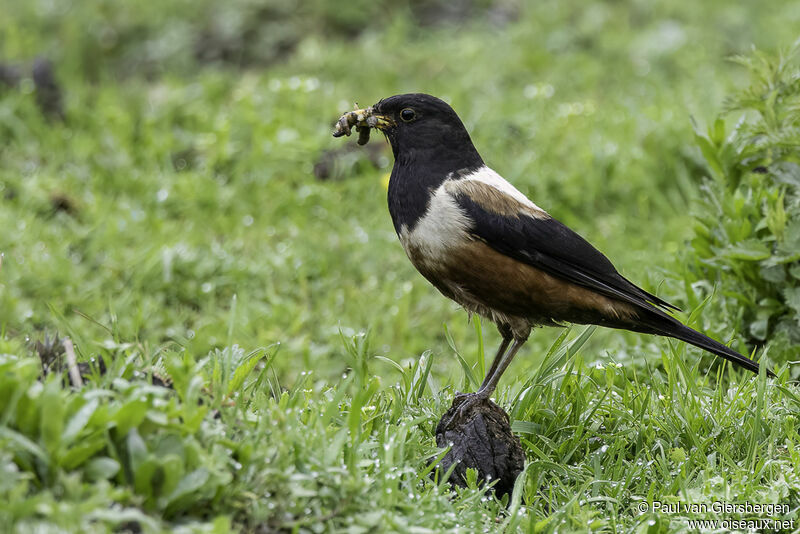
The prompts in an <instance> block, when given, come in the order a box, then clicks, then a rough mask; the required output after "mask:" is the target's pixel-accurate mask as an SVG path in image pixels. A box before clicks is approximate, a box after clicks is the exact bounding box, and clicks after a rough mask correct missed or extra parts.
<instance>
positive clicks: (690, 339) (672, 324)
mask: <svg viewBox="0 0 800 534" xmlns="http://www.w3.org/2000/svg"><path fill="white" fill-rule="evenodd" d="M657 317H658V319H656V320H652V321H646V322H645V324H647V325H648V326H649V327H651V328H652V329H653V330H655V333H657V334H660V335H662V336H669V337H674V338H675V339H680V340H681V341H685V342H687V343H691V344H692V345H694V346H695V347H700V348H701V349H703V350H707V351H708V352H710V353H712V354H716V355H717V356H720V357H722V358H725V359H726V360H728V361H729V362H731V363H734V364H736V365H738V366H739V367H744V368H745V369H747V370H748V371H752V372H754V373H756V374H758V368H759V366H758V363H756V362H754V361H753V360H751V359H750V358H748V357H746V356H742V355H741V354H739V353H738V352H736V351H735V350H733V349H732V348H730V347H726V346H725V345H723V344H722V343H720V342H719V341H715V340H713V339H711V338H710V337H708V336H706V335H703V334H701V333H700V332H698V331H696V330H692V329H691V328H689V327H688V326H686V325H684V324H682V323H680V322H679V321H677V320H675V319H673V318H672V317H669V316H667V315H664V316H661V314H659V315H658V316H657ZM654 319H655V318H654ZM766 372H767V376H769V377H773V378H774V377H775V373H773V372H772V371H770V370H769V369H767V370H766Z"/></svg>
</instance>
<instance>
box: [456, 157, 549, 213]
mask: <svg viewBox="0 0 800 534" xmlns="http://www.w3.org/2000/svg"><path fill="white" fill-rule="evenodd" d="M461 179H462V180H474V181H476V182H481V183H484V184H486V185H490V186H492V187H494V188H495V189H498V190H500V191H502V192H503V193H505V194H506V195H508V196H510V197H512V198H514V200H517V201H519V202H521V203H522V204H525V205H526V206H530V207H531V208H534V209H537V210H539V211H541V212H543V213H547V212H546V211H544V210H543V209H542V208H540V207H539V206H537V205H536V204H534V203H533V202H532V201H531V199H529V198H528V197H526V196H525V195H524V194H522V191H520V190H519V189H517V188H516V187H514V186H513V185H511V183H509V182H508V181H507V180H506V179H505V178H503V177H502V176H500V175H499V174H497V173H496V172H495V171H493V170H492V169H490V168H489V167H487V166H486V165H484V166H483V167H481V168H479V169H478V170H476V171H475V172H473V173H471V174H468V175H466V176H464V177H463V178H461Z"/></svg>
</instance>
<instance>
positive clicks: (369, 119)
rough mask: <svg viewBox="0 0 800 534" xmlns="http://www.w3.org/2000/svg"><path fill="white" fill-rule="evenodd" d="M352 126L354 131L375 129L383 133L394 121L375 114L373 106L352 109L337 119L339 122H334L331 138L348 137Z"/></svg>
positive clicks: (385, 116)
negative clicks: (334, 126)
mask: <svg viewBox="0 0 800 534" xmlns="http://www.w3.org/2000/svg"><path fill="white" fill-rule="evenodd" d="M354 126H355V127H356V129H361V128H375V129H378V130H381V131H385V130H388V129H389V128H391V127H392V126H394V121H393V120H392V118H391V117H389V116H387V115H381V114H380V113H377V112H376V111H375V109H374V107H373V106H370V107H368V108H364V109H354V110H353V111H348V112H347V113H345V114H344V115H342V116H341V117H339V120H338V121H336V128H334V130H333V136H334V137H341V136H343V135H350V130H351V129H352V128H353V127H354Z"/></svg>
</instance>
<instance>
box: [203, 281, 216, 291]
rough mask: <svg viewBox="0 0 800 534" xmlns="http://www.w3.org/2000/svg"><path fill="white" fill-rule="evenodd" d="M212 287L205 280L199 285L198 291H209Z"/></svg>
mask: <svg viewBox="0 0 800 534" xmlns="http://www.w3.org/2000/svg"><path fill="white" fill-rule="evenodd" d="M212 289H214V286H213V285H211V284H210V283H208V282H205V283H204V284H203V285H201V286H200V291H202V292H203V293H211V290H212Z"/></svg>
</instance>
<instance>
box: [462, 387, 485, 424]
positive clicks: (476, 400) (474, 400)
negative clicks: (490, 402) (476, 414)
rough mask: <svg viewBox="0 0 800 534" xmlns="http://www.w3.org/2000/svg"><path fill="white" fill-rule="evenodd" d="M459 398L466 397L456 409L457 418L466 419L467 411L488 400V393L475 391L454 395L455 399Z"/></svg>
mask: <svg viewBox="0 0 800 534" xmlns="http://www.w3.org/2000/svg"><path fill="white" fill-rule="evenodd" d="M459 397H466V398H465V399H464V400H463V401H462V402H461V405H460V406H459V407H458V415H459V417H462V418H463V417H466V416H467V414H468V413H469V411H470V410H471V409H472V408H473V407H474V406H476V405H477V404H480V403H482V402H484V401H485V400H486V399H488V398H489V392H488V391H485V392H484V391H477V392H475V393H459V394H457V395H456V399H458V398H459Z"/></svg>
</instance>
